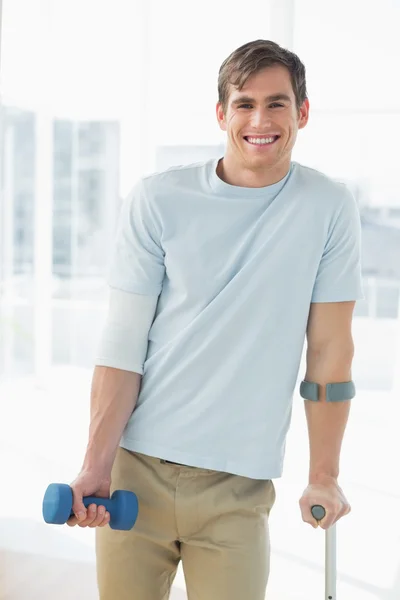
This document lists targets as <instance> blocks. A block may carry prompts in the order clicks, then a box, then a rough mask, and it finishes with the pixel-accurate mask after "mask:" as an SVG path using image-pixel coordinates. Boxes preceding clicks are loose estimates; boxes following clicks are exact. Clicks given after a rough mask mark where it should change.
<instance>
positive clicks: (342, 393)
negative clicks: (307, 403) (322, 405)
mask: <svg viewBox="0 0 400 600" xmlns="http://www.w3.org/2000/svg"><path fill="white" fill-rule="evenodd" d="M318 389H319V388H318V383H314V382H313V381H306V380H303V381H302V382H301V383H300V396H301V397H302V398H304V399H305V400H311V401H312V402H318V400H319V393H318ZM325 391H326V401H327V402H346V401H348V400H351V399H352V398H354V396H355V395H356V387H355V385H354V381H343V382H341V383H327V384H326V386H325Z"/></svg>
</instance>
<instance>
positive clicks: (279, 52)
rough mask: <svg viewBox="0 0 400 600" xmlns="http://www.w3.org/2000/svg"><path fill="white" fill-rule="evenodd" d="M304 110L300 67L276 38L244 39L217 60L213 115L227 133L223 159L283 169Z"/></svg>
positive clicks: (305, 115) (306, 108) (305, 116)
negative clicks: (277, 42)
mask: <svg viewBox="0 0 400 600" xmlns="http://www.w3.org/2000/svg"><path fill="white" fill-rule="evenodd" d="M308 112H309V102H308V98H307V90H306V76H305V67H304V65H303V64H302V62H301V61H300V59H299V58H298V57H297V56H296V55H295V54H293V53H292V52H290V51H289V50H286V49H284V48H282V47H280V46H279V45H278V44H276V43H275V42H272V41H269V40H256V41H254V42H249V43H247V44H244V45H243V46H241V47H240V48H238V49H237V50H235V51H234V52H233V53H232V54H231V55H230V56H228V58H227V59H226V60H225V61H224V62H223V63H222V65H221V67H220V70H219V77H218V103H217V118H218V122H219V125H220V127H221V129H222V130H223V131H226V132H227V138H228V139H227V150H226V156H225V159H224V161H225V163H228V164H230V165H231V166H233V165H234V166H235V169H238V168H244V169H246V170H248V171H252V172H254V173H257V172H258V173H260V171H264V172H265V171H266V170H267V171H268V170H269V171H271V172H272V171H273V170H274V169H275V171H276V172H277V173H278V174H279V172H280V171H285V169H286V171H287V169H288V168H289V165H290V160H291V151H292V148H293V146H294V144H295V141H296V138H297V131H298V130H299V129H302V128H303V127H305V125H306V124H307V121H308ZM277 136H279V137H277ZM272 138H273V139H274V141H273V143H269V142H270V141H271V139H272ZM257 140H258V141H257ZM266 141H267V143H266ZM260 142H261V143H260Z"/></svg>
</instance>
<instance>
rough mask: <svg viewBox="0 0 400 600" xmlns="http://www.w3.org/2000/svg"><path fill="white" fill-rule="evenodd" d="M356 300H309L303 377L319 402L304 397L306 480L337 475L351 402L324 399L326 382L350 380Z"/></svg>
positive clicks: (326, 478) (321, 479)
mask: <svg viewBox="0 0 400 600" xmlns="http://www.w3.org/2000/svg"><path fill="white" fill-rule="evenodd" d="M354 306H355V302H327V303H312V304H311V308H310V314H309V319H308V324H307V355H306V358H307V369H306V374H305V377H304V379H305V380H306V381H311V382H315V383H317V384H319V385H318V387H319V401H318V402H312V401H309V400H306V401H305V403H304V405H305V412H306V418H307V426H308V434H309V444H310V469H309V483H311V484H312V483H324V482H326V481H329V480H330V479H332V478H333V479H337V477H338V475H339V460H340V451H341V446H342V441H343V436H344V432H345V428H346V425H347V421H348V417H349V412H350V404H351V403H350V401H344V402H327V401H326V393H325V385H326V384H327V383H341V382H345V381H350V380H351V365H352V360H353V356H354V344H353V339H352V333H351V324H352V316H353V311H354Z"/></svg>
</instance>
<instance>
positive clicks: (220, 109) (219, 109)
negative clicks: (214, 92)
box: [216, 102, 226, 131]
mask: <svg viewBox="0 0 400 600" xmlns="http://www.w3.org/2000/svg"><path fill="white" fill-rule="evenodd" d="M216 113H217V120H218V125H219V126H220V128H221V129H222V131H226V120H225V113H224V109H223V107H222V104H221V102H217V106H216Z"/></svg>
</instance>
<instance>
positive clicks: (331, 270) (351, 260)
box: [311, 186, 364, 302]
mask: <svg viewBox="0 0 400 600" xmlns="http://www.w3.org/2000/svg"><path fill="white" fill-rule="evenodd" d="M343 190H344V198H343V203H342V205H341V208H340V210H339V214H338V216H337V217H336V219H335V221H334V223H333V226H332V227H331V229H330V231H329V232H328V238H327V241H326V244H325V248H324V252H323V255H322V258H321V261H320V264H319V267H318V271H317V276H316V279H315V283H314V288H313V293H312V299H311V302H345V301H352V300H361V299H363V298H364V293H363V285H362V270H361V219H360V213H359V209H358V206H357V202H356V200H355V198H354V196H353V194H352V193H351V192H350V190H349V189H348V188H347V187H345V186H343Z"/></svg>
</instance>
